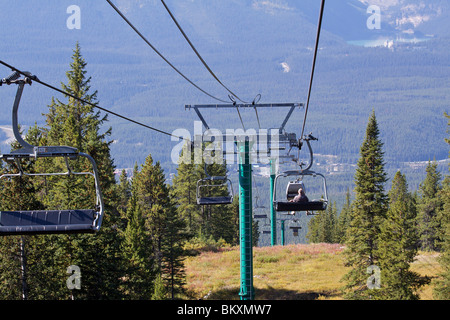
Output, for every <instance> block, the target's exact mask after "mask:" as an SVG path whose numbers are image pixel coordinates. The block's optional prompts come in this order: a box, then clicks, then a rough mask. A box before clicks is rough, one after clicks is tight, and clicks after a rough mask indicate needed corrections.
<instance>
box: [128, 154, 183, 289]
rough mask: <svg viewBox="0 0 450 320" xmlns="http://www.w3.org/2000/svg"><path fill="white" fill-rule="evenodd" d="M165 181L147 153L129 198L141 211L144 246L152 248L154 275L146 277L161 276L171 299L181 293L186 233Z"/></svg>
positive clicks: (158, 165)
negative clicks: (134, 198)
mask: <svg viewBox="0 0 450 320" xmlns="http://www.w3.org/2000/svg"><path fill="white" fill-rule="evenodd" d="M165 180H166V178H165V175H164V171H163V169H162V168H161V165H160V163H159V162H156V163H153V158H152V156H151V155H149V156H148V157H147V158H146V160H145V163H144V165H143V166H142V169H141V171H140V172H139V174H138V175H137V177H136V179H135V181H136V186H135V188H133V190H132V191H133V193H134V194H133V196H132V197H134V196H135V197H136V207H137V208H138V210H139V211H140V216H141V217H142V220H143V223H144V224H143V227H144V229H145V236H146V237H147V238H148V240H147V241H148V243H149V244H150V245H149V246H147V247H148V248H151V255H152V257H153V258H152V259H153V271H154V275H151V276H149V278H151V280H152V282H153V281H154V279H155V277H160V278H161V280H162V281H163V283H164V284H165V286H166V289H167V292H169V293H170V296H171V298H174V297H175V295H177V294H179V293H181V292H183V285H184V281H185V274H184V265H183V257H184V250H183V244H184V241H185V240H186V238H187V236H186V234H185V232H184V230H185V228H186V226H185V223H184V220H182V219H181V218H180V217H179V215H178V211H177V210H176V207H175V204H174V201H173V200H172V199H171V196H170V194H171V191H170V188H169V186H168V185H167V184H166V181H165ZM133 183H134V180H133ZM147 280H148V279H147ZM152 287H153V286H152ZM152 292H153V290H152ZM150 297H151V296H150Z"/></svg>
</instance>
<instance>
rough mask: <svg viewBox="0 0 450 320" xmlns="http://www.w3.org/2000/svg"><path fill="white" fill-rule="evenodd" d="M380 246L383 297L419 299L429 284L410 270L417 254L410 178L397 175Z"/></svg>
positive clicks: (393, 182)
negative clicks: (419, 290)
mask: <svg viewBox="0 0 450 320" xmlns="http://www.w3.org/2000/svg"><path fill="white" fill-rule="evenodd" d="M380 229H381V230H380V236H379V238H380V239H379V240H380V241H379V246H378V256H379V263H378V264H379V267H380V270H381V288H380V289H381V290H380V294H379V297H380V298H382V299H390V300H417V299H418V298H419V295H418V293H417V291H418V289H419V288H420V287H421V286H423V285H424V284H426V283H428V282H429V279H428V278H424V277H421V276H420V275H419V274H417V273H416V272H413V271H411V270H410V265H411V263H412V262H413V261H414V258H415V256H416V254H417V248H418V246H417V243H418V235H417V226H416V206H415V203H414V200H413V197H412V196H411V194H410V193H409V192H408V185H407V182H406V178H405V176H404V175H402V174H401V173H400V172H397V173H396V175H395V177H394V179H393V181H392V188H391V190H390V192H389V210H388V214H387V217H386V219H385V220H384V222H383V223H382V225H381V228H380Z"/></svg>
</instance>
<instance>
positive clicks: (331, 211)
mask: <svg viewBox="0 0 450 320" xmlns="http://www.w3.org/2000/svg"><path fill="white" fill-rule="evenodd" d="M336 226H337V211H336V203H330V204H329V205H328V207H327V210H326V211H324V212H322V213H320V214H319V215H317V216H314V217H313V218H312V219H311V220H310V221H309V222H308V233H307V235H306V238H307V239H308V240H309V242H311V243H335V242H336V239H337V237H336Z"/></svg>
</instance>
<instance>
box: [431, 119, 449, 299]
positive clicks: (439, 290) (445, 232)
mask: <svg viewBox="0 0 450 320" xmlns="http://www.w3.org/2000/svg"><path fill="white" fill-rule="evenodd" d="M445 117H446V118H447V119H448V129H447V133H450V115H448V114H445ZM445 141H446V142H447V143H448V144H449V145H450V138H449V139H445ZM449 158H450V154H449ZM449 169H450V166H449ZM439 196H440V199H441V202H442V204H443V205H442V208H441V210H440V211H439V213H438V216H439V220H440V226H441V229H440V236H441V238H442V253H441V256H440V258H439V263H440V265H441V267H442V273H441V275H440V276H441V277H440V279H438V280H437V281H436V286H435V289H434V292H433V295H434V297H435V298H436V299H440V300H450V175H446V177H445V179H444V182H443V187H442V190H441V191H440V194H439Z"/></svg>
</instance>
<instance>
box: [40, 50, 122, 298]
mask: <svg viewBox="0 0 450 320" xmlns="http://www.w3.org/2000/svg"><path fill="white" fill-rule="evenodd" d="M86 66H87V63H86V62H85V61H84V59H83V57H82V55H81V48H80V46H79V44H78V43H77V44H76V47H75V49H74V54H73V56H72V63H71V64H70V70H69V71H68V72H67V73H66V75H67V80H68V83H67V84H62V89H63V90H64V91H67V92H68V93H70V94H72V95H74V96H75V97H78V98H81V99H83V100H86V101H88V102H90V103H92V104H94V105H96V104H98V102H97V100H96V97H97V92H96V91H95V92H94V93H92V94H90V93H89V91H90V81H91V78H90V77H89V78H88V77H87V76H86V74H87V71H86ZM66 98H67V99H68V101H67V102H66V103H64V102H62V101H60V100H56V99H54V98H53V99H52V103H51V104H50V105H49V110H48V113H47V114H45V117H46V127H44V128H42V137H41V139H40V145H47V146H60V145H66V146H71V147H75V148H77V149H78V151H79V152H84V153H87V154H89V155H91V156H92V157H93V158H94V160H95V161H96V164H97V168H98V171H99V178H100V188H101V189H102V193H103V198H104V203H105V216H104V219H103V224H102V229H101V231H100V232H99V233H98V234H96V235H70V236H67V235H58V236H49V238H48V241H47V242H48V243H50V242H51V243H52V244H53V248H52V250H55V251H54V259H53V266H52V267H55V268H57V269H58V270H59V271H58V272H59V275H60V277H61V278H62V279H67V273H66V270H67V267H69V266H70V265H77V266H79V267H80V269H81V273H82V279H83V282H82V289H81V290H77V291H72V292H69V291H68V290H67V288H65V283H64V281H59V282H62V283H61V286H62V288H61V290H63V291H62V292H63V293H58V294H57V296H56V297H57V298H66V295H69V297H70V298H75V299H101V298H106V297H108V298H111V299H114V298H119V297H120V292H119V291H118V290H117V288H118V287H119V286H120V283H121V279H120V274H121V270H122V266H123V261H122V259H121V254H120V237H118V234H117V233H118V230H117V227H116V225H117V220H118V215H117V214H116V210H115V207H116V203H117V199H118V197H117V194H116V191H117V188H116V185H115V184H116V183H115V177H114V163H113V160H112V158H111V155H110V144H111V142H107V141H106V139H107V136H109V135H110V133H111V129H110V128H109V129H108V130H106V131H104V132H103V133H101V126H102V125H103V124H104V123H105V122H106V121H107V117H106V116H103V117H101V116H100V112H94V107H93V106H91V105H89V104H84V103H82V102H80V101H79V100H76V99H73V98H71V97H66ZM70 166H71V168H72V170H73V171H78V172H89V171H92V168H91V164H90V163H89V161H87V160H85V159H79V160H76V161H70ZM40 169H41V171H45V172H57V171H59V172H64V171H65V170H66V167H65V162H64V159H61V158H55V159H46V161H44V162H42V163H41V164H40ZM43 188H45V192H44V193H43V195H44V199H43V202H44V204H45V205H46V207H47V208H48V209H74V208H92V207H94V206H95V197H96V195H95V188H94V182H93V179H91V178H90V177H86V176H78V175H77V176H74V175H71V176H67V177H50V178H47V179H46V180H45V183H44V186H43ZM48 249H49V250H50V248H48ZM49 268H50V267H49Z"/></svg>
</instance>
